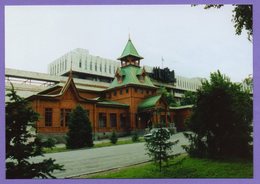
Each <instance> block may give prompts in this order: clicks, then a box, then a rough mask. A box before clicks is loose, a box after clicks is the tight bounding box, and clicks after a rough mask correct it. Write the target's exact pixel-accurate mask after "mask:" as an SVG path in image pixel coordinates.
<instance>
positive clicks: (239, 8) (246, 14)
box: [204, 4, 253, 41]
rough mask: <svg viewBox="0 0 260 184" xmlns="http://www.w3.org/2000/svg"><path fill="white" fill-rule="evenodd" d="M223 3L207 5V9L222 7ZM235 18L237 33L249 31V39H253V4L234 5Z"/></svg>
mask: <svg viewBox="0 0 260 184" xmlns="http://www.w3.org/2000/svg"><path fill="white" fill-rule="evenodd" d="M222 6H224V5H222V4H219V5H212V4H211V5H205V7H204V8H205V9H209V8H212V7H213V8H221V7H222ZM233 6H234V10H233V15H232V16H233V19H232V21H233V22H234V27H235V29H236V34H237V35H241V33H242V30H243V29H245V30H246V31H247V35H248V40H250V41H251V40H252V37H253V16H252V13H253V6H252V5H233Z"/></svg>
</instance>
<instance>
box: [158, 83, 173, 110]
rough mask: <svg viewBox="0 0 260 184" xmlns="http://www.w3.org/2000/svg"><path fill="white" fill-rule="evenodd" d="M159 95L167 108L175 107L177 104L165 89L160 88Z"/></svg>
mask: <svg viewBox="0 0 260 184" xmlns="http://www.w3.org/2000/svg"><path fill="white" fill-rule="evenodd" d="M160 93H161V94H162V96H163V97H164V98H165V100H166V101H167V103H168V105H169V106H177V102H176V100H175V99H174V95H173V94H172V93H169V92H168V91H167V89H166V88H165V87H162V88H161V89H160Z"/></svg>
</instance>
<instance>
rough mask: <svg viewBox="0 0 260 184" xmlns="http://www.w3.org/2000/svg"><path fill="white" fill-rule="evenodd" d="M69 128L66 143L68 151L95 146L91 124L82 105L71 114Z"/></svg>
mask: <svg viewBox="0 0 260 184" xmlns="http://www.w3.org/2000/svg"><path fill="white" fill-rule="evenodd" d="M68 128H69V131H68V133H67V143H66V146H67V148H68V149H77V148H83V147H92V146H93V138H92V127H91V123H90V120H89V118H88V116H87V111H86V110H85V109H83V107H81V106H80V105H77V106H76V108H75V109H74V110H73V111H72V112H71V113H70V117H69V123H68Z"/></svg>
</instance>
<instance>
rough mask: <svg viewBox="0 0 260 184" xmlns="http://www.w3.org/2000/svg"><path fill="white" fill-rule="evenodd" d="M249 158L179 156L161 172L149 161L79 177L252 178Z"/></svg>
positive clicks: (251, 165) (251, 166)
mask: <svg viewBox="0 0 260 184" xmlns="http://www.w3.org/2000/svg"><path fill="white" fill-rule="evenodd" d="M252 177H253V164H252V161H249V160H210V159H198V158H190V157H189V156H187V155H182V156H179V157H177V158H175V159H171V160H170V161H169V166H168V167H164V168H163V170H162V172H160V171H159V169H158V168H157V167H156V166H155V165H154V164H153V163H151V162H149V163H146V164H141V165H136V166H131V167H128V168H123V169H117V170H113V171H108V172H104V173H99V174H95V175H85V176H81V177H80V178H252Z"/></svg>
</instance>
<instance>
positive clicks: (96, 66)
mask: <svg viewBox="0 0 260 184" xmlns="http://www.w3.org/2000/svg"><path fill="white" fill-rule="evenodd" d="M95 71H97V63H95Z"/></svg>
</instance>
